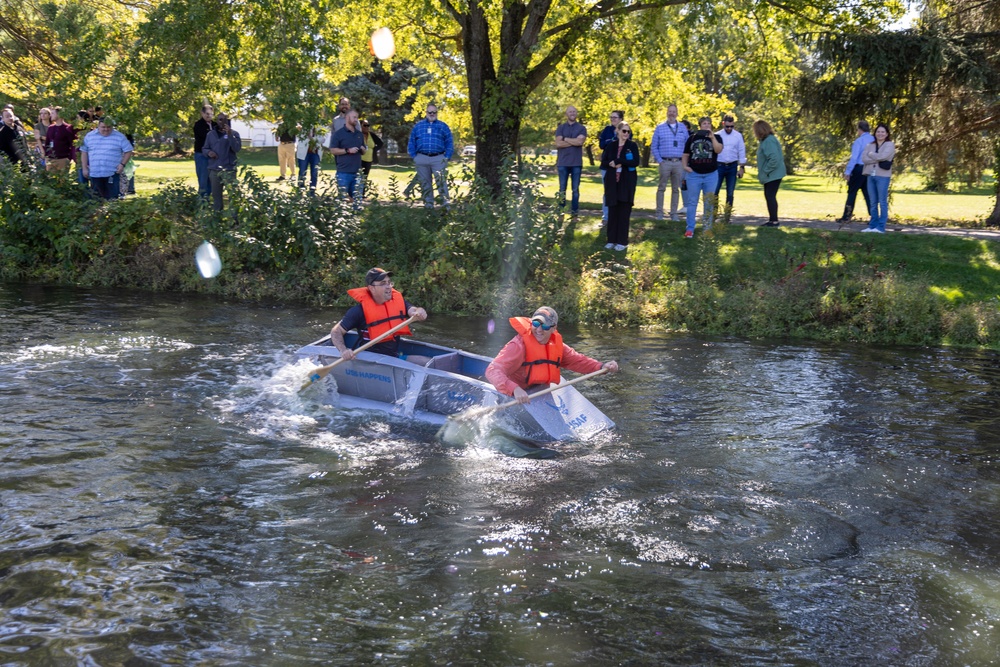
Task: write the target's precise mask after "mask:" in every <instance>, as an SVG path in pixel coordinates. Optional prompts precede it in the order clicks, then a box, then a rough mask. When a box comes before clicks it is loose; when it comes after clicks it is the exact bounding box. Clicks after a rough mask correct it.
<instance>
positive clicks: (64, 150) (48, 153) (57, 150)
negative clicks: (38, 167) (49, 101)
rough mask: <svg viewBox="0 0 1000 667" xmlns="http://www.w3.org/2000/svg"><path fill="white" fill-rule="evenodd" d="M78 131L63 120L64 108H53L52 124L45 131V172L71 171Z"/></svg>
mask: <svg viewBox="0 0 1000 667" xmlns="http://www.w3.org/2000/svg"><path fill="white" fill-rule="evenodd" d="M75 142H76V129H74V127H73V126H72V125H70V124H69V123H67V122H66V121H64V120H63V119H62V107H52V124H51V125H49V127H48V129H47V130H46V131H45V170H46V171H64V172H66V171H69V163H70V162H71V161H72V159H73V144H74V143H75Z"/></svg>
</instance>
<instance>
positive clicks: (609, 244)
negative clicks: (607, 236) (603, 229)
mask: <svg viewBox="0 0 1000 667" xmlns="http://www.w3.org/2000/svg"><path fill="white" fill-rule="evenodd" d="M614 247H615V244H614V243H605V244H604V249H605V250H611V249H612V248H614Z"/></svg>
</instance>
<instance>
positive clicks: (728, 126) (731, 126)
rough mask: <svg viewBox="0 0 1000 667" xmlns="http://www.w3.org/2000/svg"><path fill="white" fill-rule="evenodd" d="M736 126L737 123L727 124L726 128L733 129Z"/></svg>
mask: <svg viewBox="0 0 1000 667" xmlns="http://www.w3.org/2000/svg"><path fill="white" fill-rule="evenodd" d="M734 127H736V126H735V125H726V129H727V130H731V129H733V128H734Z"/></svg>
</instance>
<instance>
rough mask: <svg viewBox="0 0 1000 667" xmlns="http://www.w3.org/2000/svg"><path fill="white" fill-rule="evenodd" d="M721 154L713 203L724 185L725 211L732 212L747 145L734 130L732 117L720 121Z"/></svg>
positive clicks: (744, 164) (734, 122)
mask: <svg viewBox="0 0 1000 667" xmlns="http://www.w3.org/2000/svg"><path fill="white" fill-rule="evenodd" d="M718 136H719V137H720V138H721V139H722V152H721V153H719V180H718V182H717V183H716V184H715V201H716V203H718V201H719V193H720V192H721V191H722V183H723V181H725V183H726V209H727V210H729V211H732V210H733V195H734V193H735V192H736V179H737V178H743V173H744V171H745V169H746V164H747V145H746V143H745V142H744V141H743V135H742V134H740V132H739V130H737V129H736V120H735V119H734V118H733V117H732V116H726V117H724V118H723V119H722V132H721V133H719V135H718Z"/></svg>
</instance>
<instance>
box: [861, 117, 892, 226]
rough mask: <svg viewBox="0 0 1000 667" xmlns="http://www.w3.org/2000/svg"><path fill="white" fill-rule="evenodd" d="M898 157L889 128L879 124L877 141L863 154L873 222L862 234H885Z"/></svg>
mask: <svg viewBox="0 0 1000 667" xmlns="http://www.w3.org/2000/svg"><path fill="white" fill-rule="evenodd" d="M895 157H896V144H894V143H892V136H891V135H890V134H889V126H888V125H886V124H885V123H879V124H878V125H876V126H875V140H874V141H872V142H871V143H870V144H868V145H867V146H865V152H864V153H862V154H861V163H862V164H863V165H865V168H864V173H865V175H866V176H868V199H869V201H870V205H871V211H870V212H871V216H872V217H871V221H870V222H869V223H868V227H867V228H866V229H862V230H861V231H862V232H874V233H875V234H885V223H886V222H887V221H888V220H889V180H890V179H891V178H892V160H893V158H895Z"/></svg>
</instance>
